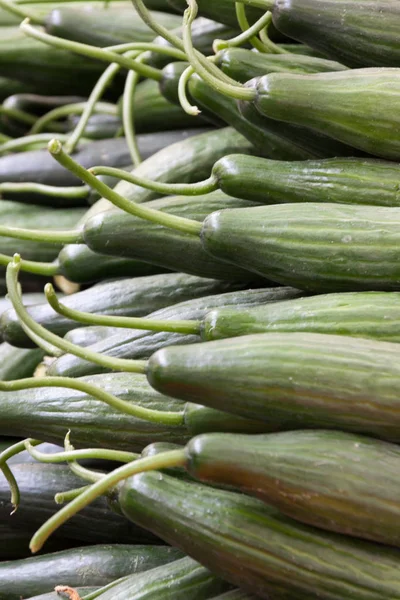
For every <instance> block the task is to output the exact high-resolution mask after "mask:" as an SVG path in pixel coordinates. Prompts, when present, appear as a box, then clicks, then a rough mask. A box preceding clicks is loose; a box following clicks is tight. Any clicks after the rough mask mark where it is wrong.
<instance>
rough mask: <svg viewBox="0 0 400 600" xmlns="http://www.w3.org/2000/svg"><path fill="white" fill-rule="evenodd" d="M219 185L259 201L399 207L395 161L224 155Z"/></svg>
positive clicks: (398, 172) (218, 166)
mask: <svg viewBox="0 0 400 600" xmlns="http://www.w3.org/2000/svg"><path fill="white" fill-rule="evenodd" d="M213 174H214V175H215V176H216V177H217V179H218V182H219V186H220V188H221V190H223V191H224V192H225V193H226V194H232V192H233V190H235V193H236V194H237V195H238V196H239V197H240V198H245V199H246V200H250V201H252V202H260V203H261V204H280V203H289V202H334V203H342V204H370V205H373V206H387V207H398V206H400V193H399V190H398V189H397V188H398V181H399V177H400V167H399V165H398V164H397V163H394V162H391V161H386V160H377V159H368V158H350V157H346V158H327V159H323V160H307V161H298V162H297V161H290V162H285V161H282V160H281V161H278V160H267V159H262V158H258V157H256V156H251V157H250V156H246V155H243V156H241V155H240V154H232V155H230V156H229V155H227V156H224V157H223V158H221V159H220V160H219V161H217V162H216V163H215V165H214V167H213Z"/></svg>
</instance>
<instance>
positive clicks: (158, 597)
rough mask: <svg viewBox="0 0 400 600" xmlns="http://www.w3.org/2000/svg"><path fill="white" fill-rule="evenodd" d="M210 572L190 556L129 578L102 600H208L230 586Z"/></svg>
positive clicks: (105, 593) (102, 595)
mask: <svg viewBox="0 0 400 600" xmlns="http://www.w3.org/2000/svg"><path fill="white" fill-rule="evenodd" d="M230 587H231V586H230V584H229V583H227V582H225V581H223V580H222V579H220V578H219V577H217V576H216V575H214V574H213V573H212V572H211V571H209V570H208V569H206V568H204V567H203V566H202V565H200V564H199V563H198V562H196V561H194V560H192V559H191V558H189V557H188V556H186V557H185V558H181V559H180V560H176V561H174V562H170V563H169V564H167V565H163V566H160V567H155V568H154V569H151V571H148V572H147V573H142V574H139V575H134V576H132V577H129V578H128V579H126V580H125V581H123V582H121V583H120V584H118V585H116V586H115V587H112V588H111V589H110V590H109V591H107V592H104V593H103V594H101V599H102V600H153V599H154V600H164V599H165V600H188V599H189V598H190V600H208V599H209V598H211V597H212V596H213V595H214V594H219V593H220V592H222V591H224V590H226V589H229V588H230Z"/></svg>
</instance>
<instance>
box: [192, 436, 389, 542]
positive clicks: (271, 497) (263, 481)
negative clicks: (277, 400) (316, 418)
mask: <svg viewBox="0 0 400 600" xmlns="http://www.w3.org/2000/svg"><path fill="white" fill-rule="evenodd" d="M185 454H186V469H187V471H188V473H189V475H191V476H192V477H194V478H196V479H198V480H200V481H202V482H205V483H212V484H217V485H219V484H221V485H228V486H231V487H233V488H235V489H236V490H237V491H240V492H243V493H245V494H248V495H250V496H255V497H256V498H260V500H263V501H264V502H267V503H268V504H271V505H272V506H275V507H276V508H277V509H279V510H281V511H282V512H283V513H284V514H285V515H288V516H289V517H291V518H293V519H296V521H300V522H302V523H307V524H308V525H313V526H315V527H320V528H321V529H325V530H328V531H335V532H337V533H342V534H346V535H350V536H352V537H359V538H364V539H367V540H372V541H374V542H379V543H382V544H386V545H391V546H397V547H398V546H399V545H400V529H399V519H398V514H399V508H400V507H399V501H398V498H399V491H400V490H399V489H398V487H399V482H398V470H399V462H400V449H399V447H398V446H397V445H396V444H389V443H388V442H382V441H380V440H373V439H370V438H368V437H364V436H359V435H354V434H349V433H343V432H341V431H324V430H317V431H290V432H285V433H271V434H268V435H256V436H255V435H252V436H246V435H238V434H237V433H235V434H229V433H226V434H218V433H215V434H206V435H201V436H197V437H195V438H193V439H192V440H191V441H190V442H189V444H188V445H187V446H186V448H185Z"/></svg>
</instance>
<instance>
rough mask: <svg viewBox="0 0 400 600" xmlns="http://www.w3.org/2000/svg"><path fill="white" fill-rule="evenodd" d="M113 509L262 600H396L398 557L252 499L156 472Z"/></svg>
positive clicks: (126, 488)
mask: <svg viewBox="0 0 400 600" xmlns="http://www.w3.org/2000/svg"><path fill="white" fill-rule="evenodd" d="M119 504H120V506H121V508H122V510H123V512H124V514H125V515H126V516H127V517H128V518H129V519H132V520H133V521H135V522H136V523H138V524H140V525H142V526H144V527H148V528H149V529H150V530H151V531H153V532H154V533H156V534H157V535H159V536H160V537H162V538H163V539H164V540H166V541H168V542H169V543H172V544H173V545H175V546H178V547H179V548H181V549H182V550H183V551H184V552H186V553H187V554H188V555H189V556H191V557H192V558H194V559H195V560H199V561H200V562H201V563H202V564H204V566H205V567H209V568H211V569H212V570H213V571H214V572H215V573H217V574H218V575H220V576H221V577H223V578H224V579H226V580H227V581H230V582H231V583H233V584H235V585H240V587H241V588H243V589H244V590H248V591H249V592H253V593H255V594H256V595H257V596H260V597H261V598H268V599H271V600H272V599H273V600H289V599H296V600H303V599H305V598H307V599H310V600H311V599H313V600H317V599H319V600H322V599H323V600H345V599H346V600H354V599H355V598H357V600H382V598H391V599H392V600H398V599H399V598H400V573H399V568H398V565H399V560H400V551H399V550H398V549H396V548H389V547H385V546H383V545H381V544H376V543H373V542H367V541H364V540H356V539H352V538H350V537H347V536H342V535H339V534H334V533H328V532H324V531H322V530H320V529H317V528H314V527H311V526H307V525H303V524H300V523H297V522H296V521H293V520H292V519H289V518H288V517H285V516H283V515H281V514H280V513H279V512H278V511H277V510H276V509H274V508H271V507H269V506H267V505H265V504H264V503H263V502H262V501H260V500H258V499H255V498H249V497H246V496H244V495H243V494H237V493H235V492H230V491H225V490H219V489H214V488H211V487H208V486H204V485H201V484H195V483H192V482H186V481H184V480H181V479H178V478H175V477H170V476H168V475H166V474H162V476H161V474H160V473H157V472H156V473H142V474H141V475H136V476H135V477H132V478H130V479H128V480H127V481H126V483H125V484H124V485H123V487H122V489H121V491H120V494H119Z"/></svg>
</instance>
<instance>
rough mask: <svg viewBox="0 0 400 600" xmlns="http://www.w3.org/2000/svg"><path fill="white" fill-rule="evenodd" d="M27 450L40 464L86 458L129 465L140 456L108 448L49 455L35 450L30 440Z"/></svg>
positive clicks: (85, 449)
mask: <svg viewBox="0 0 400 600" xmlns="http://www.w3.org/2000/svg"><path fill="white" fill-rule="evenodd" d="M25 449H26V450H27V451H28V452H29V454H30V455H31V456H32V457H33V458H34V459H36V460H37V461H39V462H42V463H51V464H56V463H63V462H67V461H70V460H82V459H85V458H90V459H96V458H97V459H99V460H114V461H117V462H122V463H127V462H131V461H132V460H136V459H137V458H138V457H139V454H136V453H134V452H123V451H122V450H110V449H108V448H84V449H82V450H75V449H74V450H68V451H65V452H53V453H52V454H47V453H46V452H40V450H35V448H34V447H33V446H32V444H31V443H30V441H29V440H26V441H25Z"/></svg>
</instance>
